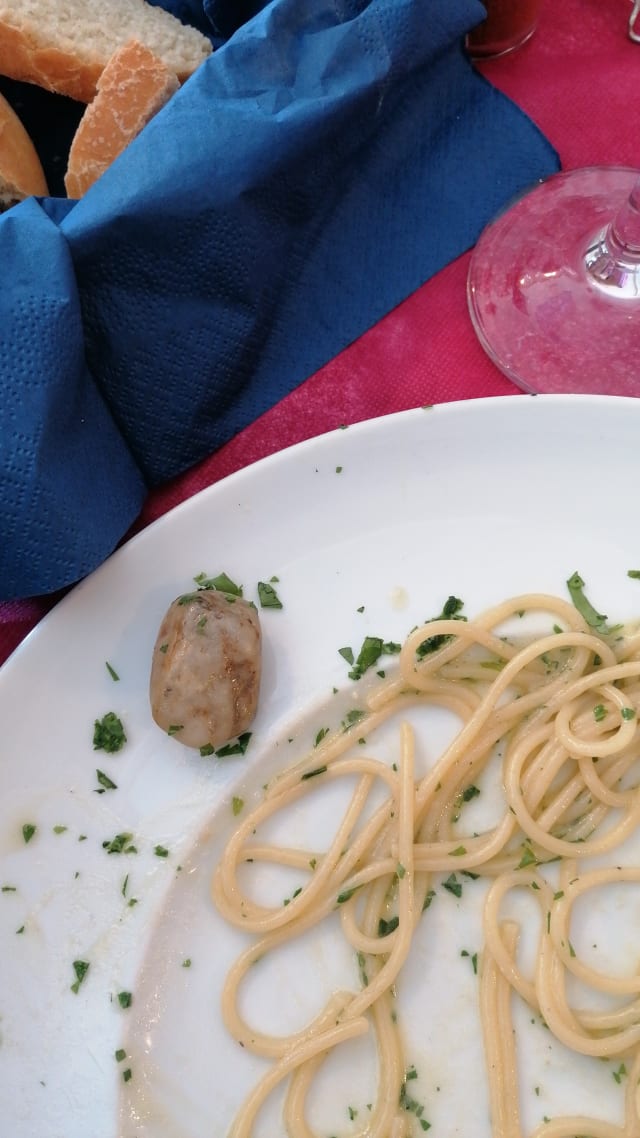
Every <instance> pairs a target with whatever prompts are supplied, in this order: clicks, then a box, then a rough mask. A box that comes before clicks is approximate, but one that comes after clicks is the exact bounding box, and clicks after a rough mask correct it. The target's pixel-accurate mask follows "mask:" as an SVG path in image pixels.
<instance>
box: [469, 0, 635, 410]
mask: <svg viewBox="0 0 640 1138" xmlns="http://www.w3.org/2000/svg"><path fill="white" fill-rule="evenodd" d="M637 9H640V0H638V2H637V4H635V5H634V16H636V15H637ZM633 20H634V17H632V20H631V21H630V24H629V34H630V35H633V34H635V33H634V31H633V28H634V23H633ZM467 298H468V303H469V311H470V314H471V319H472V322H473V326H474V328H475V331H476V333H477V335H478V338H479V340H480V342H481V344H482V346H483V347H484V349H485V351H486V352H487V353H488V355H489V356H490V357H491V359H492V360H493V361H494V363H495V364H497V366H498V367H499V368H500V369H501V370H502V371H503V372H504V373H505V375H507V376H508V377H509V378H510V379H511V380H513V382H514V383H516V384H517V385H518V386H519V387H521V388H523V389H524V390H525V391H528V392H534V393H541V392H545V393H560V392H564V393H574V392H575V393H577V392H580V393H587V392H596V393H606V394H613V395H635V396H639V395H640V171H637V170H633V169H629V168H627V167H620V166H615V167H597V166H594V167H587V168H585V169H578V170H571V171H568V172H564V173H560V174H554V175H552V176H551V177H550V178H548V179H547V180H546V181H543V182H541V183H540V184H539V185H538V186H536V188H535V189H533V190H531V191H529V192H528V193H525V194H524V195H523V196H522V197H521V198H519V199H518V200H517V201H516V202H515V203H514V204H513V205H511V206H510V207H508V208H507V209H506V210H505V211H504V212H503V213H502V214H501V215H499V217H498V218H496V219H495V220H494V221H492V222H491V223H490V224H489V225H488V226H487V228H486V229H485V230H484V231H483V233H482V234H481V236H480V238H479V240H478V243H477V245H476V247H475V249H474V252H473V254H472V257H471V262H470V266H469V274H468V280H467Z"/></svg>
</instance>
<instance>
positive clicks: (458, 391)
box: [0, 0, 640, 663]
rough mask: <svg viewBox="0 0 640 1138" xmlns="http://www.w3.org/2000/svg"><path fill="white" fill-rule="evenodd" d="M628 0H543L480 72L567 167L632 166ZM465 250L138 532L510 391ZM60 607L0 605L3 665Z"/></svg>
mask: <svg viewBox="0 0 640 1138" xmlns="http://www.w3.org/2000/svg"><path fill="white" fill-rule="evenodd" d="M630 13H631V3H630V0H562V3H558V0H542V6H541V15H540V21H539V25H538V28H537V31H536V33H535V34H534V36H533V37H532V39H531V40H530V41H529V42H528V43H527V44H526V45H525V46H524V47H522V48H520V49H519V50H517V51H515V52H513V53H512V54H510V55H506V56H503V57H501V58H499V59H495V60H491V61H486V62H483V63H482V64H481V65H480V64H479V65H478V67H479V70H481V72H482V73H483V74H484V76H485V77H486V78H487V79H488V80H489V82H491V83H492V84H493V85H494V86H495V87H497V88H498V89H499V90H501V91H502V92H503V93H504V94H505V95H507V96H509V98H511V99H512V100H513V101H514V102H515V103H516V104H517V105H518V106H519V107H521V108H522V110H523V111H525V113H526V114H528V115H529V116H530V118H531V119H532V120H533V121H534V122H535V123H536V124H537V125H538V127H539V128H540V129H541V130H542V132H543V133H544V134H545V135H546V137H547V138H548V139H549V141H550V142H551V143H552V145H553V146H555V147H556V149H557V151H558V153H559V155H560V160H561V163H562V167H563V169H565V170H570V169H575V168H578V167H582V166H593V165H600V164H605V165H622V166H632V167H639V166H640V161H639V156H638V139H639V138H640V99H639V98H638V76H639V75H640V45H638V44H634V43H633V42H632V41H631V40H630V39H629V38H628V36H627V21H628V19H629V15H630ZM470 255H471V254H470V252H469V253H466V254H465V255H464V256H462V257H460V258H458V259H457V260H456V261H454V262H453V263H452V264H451V265H448V266H447V267H446V268H445V269H443V270H442V271H441V272H440V273H438V274H437V275H436V276H435V277H433V278H432V279H431V280H429V281H427V282H426V283H425V284H424V285H423V286H422V287H421V288H419V289H418V290H417V291H416V292H415V293H413V294H412V295H411V296H410V297H409V298H408V299H407V300H406V301H404V302H403V303H402V304H400V305H399V306H398V307H397V308H395V309H394V310H393V311H392V312H390V313H389V314H388V315H387V316H386V317H384V319H382V320H381V321H380V322H379V323H378V324H376V325H375V326H374V327H372V328H371V329H370V330H369V331H368V332H366V333H365V334H364V335H363V336H361V337H360V338H359V339H358V340H357V341H356V342H355V343H353V344H351V345H350V346H349V347H348V348H346V349H345V350H344V351H343V352H341V353H340V354H339V355H338V356H337V357H336V358H335V359H333V360H331V361H330V362H329V363H327V364H326V365H325V366H324V367H323V368H321V369H320V371H318V372H317V373H316V374H315V375H313V376H311V377H310V378H309V379H307V380H306V381H305V382H304V383H302V384H301V385H300V386H299V387H298V388H296V389H295V390H294V391H293V392H291V394H289V395H288V396H287V397H286V398H285V399H283V400H281V401H280V402H279V403H278V404H276V405H275V406H274V407H273V408H271V410H269V411H267V412H266V413H265V414H264V415H262V416H261V417H260V418H259V419H257V420H256V421H255V422H254V423H252V424H251V425H250V426H249V427H247V428H246V429H245V430H244V431H242V432H241V433H240V434H238V435H236V436H235V437H234V438H233V439H231V441H230V442H228V443H227V444H226V445H225V446H224V447H222V448H221V449H220V450H218V451H216V452H215V453H214V454H213V455H211V456H210V457H209V458H208V459H206V460H205V461H204V462H201V463H200V464H199V465H198V466H196V467H194V468H193V469H191V470H190V471H188V472H187V473H185V474H183V475H181V476H180V477H179V478H177V479H175V480H174V481H173V482H171V483H170V484H168V485H166V486H163V487H161V488H160V489H158V490H156V491H155V492H154V493H152V494H151V495H150V497H149V499H148V501H147V502H146V504H145V507H144V509H143V512H142V514H141V516H140V518H139V519H138V521H137V523H136V525H135V527H134V529H133V531H132V533H133V532H138V531H139V530H140V529H142V528H144V527H145V526H146V525H148V524H149V523H150V522H151V521H154V520H155V519H156V518H158V517H160V516H161V515H162V514H164V513H166V512H167V510H169V509H171V508H172V507H174V506H176V505H178V504H179V503H180V502H182V501H184V500H185V499H187V498H189V497H191V496H192V495H193V494H195V493H196V492H197V491H199V490H202V489H203V488H204V487H206V486H209V485H211V484H212V483H214V482H217V481H219V479H221V478H223V477H225V476H227V475H229V474H232V473H233V472H234V471H236V470H239V469H240V468H241V467H244V466H248V465H249V464H250V463H253V462H256V461H257V460H259V459H261V458H263V457H265V456H266V455H268V454H271V453H273V452H275V451H279V450H282V449H283V448H284V447H288V446H291V445H293V444H295V443H298V442H301V441H302V440H303V439H307V438H310V437H313V436H316V435H319V434H322V433H323V432H325V431H329V430H332V429H334V428H335V427H337V426H340V425H341V424H352V423H357V422H360V421H362V420H364V419H370V418H374V417H376V416H379V415H387V414H391V413H393V412H395V411H401V410H405V409H407V408H410V407H417V406H421V405H424V404H427V403H444V402H452V401H455V400H460V399H477V398H482V397H485V396H504V397H505V398H506V397H512V396H518V395H519V392H518V390H517V388H515V387H514V386H513V384H511V382H510V381H509V380H508V379H506V377H505V376H503V375H502V373H501V372H500V371H499V370H498V369H497V368H496V367H495V366H494V365H493V363H492V362H491V361H490V360H489V358H488V357H487V356H486V355H485V353H484V352H483V350H482V348H481V346H480V344H479V342H478V341H477V339H476V337H475V333H474V332H473V329H472V326H471V323H470V320H469V316H468V312H467V303H466V278H467V272H468V267H469V258H470ZM57 600H59V596H56V597H41V598H33V599H30V600H23V601H15V602H8V603H5V604H0V663H2V662H3V661H4V660H5V659H6V658H7V657H8V656H9V655H10V654H11V652H12V651H13V650H14V648H16V647H17V645H18V644H19V643H20V642H21V641H22V640H23V639H24V637H25V636H26V635H27V633H29V632H30V631H31V630H32V629H33V628H34V627H35V626H36V625H37V623H38V622H39V620H41V619H42V617H43V616H44V615H45V614H46V613H47V612H48V611H49V609H50V608H51V607H52V605H53V604H55V603H56V601H57Z"/></svg>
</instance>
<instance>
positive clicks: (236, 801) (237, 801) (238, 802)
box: [231, 794, 244, 818]
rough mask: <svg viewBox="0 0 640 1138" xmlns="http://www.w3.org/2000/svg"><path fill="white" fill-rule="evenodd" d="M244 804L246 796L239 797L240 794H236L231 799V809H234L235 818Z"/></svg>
mask: <svg viewBox="0 0 640 1138" xmlns="http://www.w3.org/2000/svg"><path fill="white" fill-rule="evenodd" d="M243 806H244V798H238V796H237V795H235V794H234V796H233V798H232V799H231V809H232V811H233V816H234V818H237V817H238V814H239V813H240V811H241V810H242V807H243Z"/></svg>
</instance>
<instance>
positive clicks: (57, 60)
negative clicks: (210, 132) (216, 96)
mask: <svg viewBox="0 0 640 1138" xmlns="http://www.w3.org/2000/svg"><path fill="white" fill-rule="evenodd" d="M132 39H135V40H138V41H139V42H140V43H142V44H145V46H146V47H148V48H149V49H150V50H151V51H153V52H154V54H155V55H157V56H159V58H160V59H162V61H163V62H164V64H165V65H166V66H167V67H168V69H169V70H170V71H172V72H173V73H174V75H177V76H178V79H179V80H180V82H183V81H184V80H185V79H187V78H188V76H189V75H191V74H192V73H193V72H194V71H195V69H196V67H198V66H199V65H200V63H202V61H203V60H204V59H206V57H207V56H208V55H209V54H210V52H211V43H210V42H209V40H208V39H207V38H206V36H203V35H202V34H201V33H200V32H198V31H197V30H196V29H195V28H191V27H187V26H186V25H184V24H182V23H181V22H180V20H178V19H176V17H175V16H172V15H171V14H170V13H169V12H165V10H164V9H163V8H155V7H154V6H153V5H151V4H148V3H147V2H146V0H0V74H2V75H8V76H9V77H10V78H12V79H20V80H23V81H24V82H27V83H36V84H38V86H40V87H45V88H46V89H47V90H49V91H57V92H58V93H59V94H61V95H68V96H70V98H72V99H77V100H79V101H80V102H82V103H89V102H90V101H91V99H92V98H93V97H94V95H95V93H96V89H97V83H98V79H99V78H100V75H101V74H102V72H103V71H104V68H105V67H106V65H107V63H108V61H109V59H110V58H111V56H112V55H113V53H114V51H116V50H117V48H119V47H122V46H123V45H124V44H125V43H127V42H128V41H129V40H132Z"/></svg>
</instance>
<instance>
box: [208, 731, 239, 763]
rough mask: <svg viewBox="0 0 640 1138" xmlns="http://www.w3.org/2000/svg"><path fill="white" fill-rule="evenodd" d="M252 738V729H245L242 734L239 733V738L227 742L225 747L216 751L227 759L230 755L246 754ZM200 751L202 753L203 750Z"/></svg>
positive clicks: (222, 757) (221, 757)
mask: <svg viewBox="0 0 640 1138" xmlns="http://www.w3.org/2000/svg"><path fill="white" fill-rule="evenodd" d="M250 739H251V731H244V732H243V733H242V735H238V738H237V739H234V740H232V741H231V742H230V743H225V745H224V747H218V750H217V751H216V752H215V753H216V755H217V756H218V758H219V759H226V758H228V757H229V755H244V753H245V751H246V749H247V747H248V746H249V741H250ZM200 753H202V751H201V752H200Z"/></svg>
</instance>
